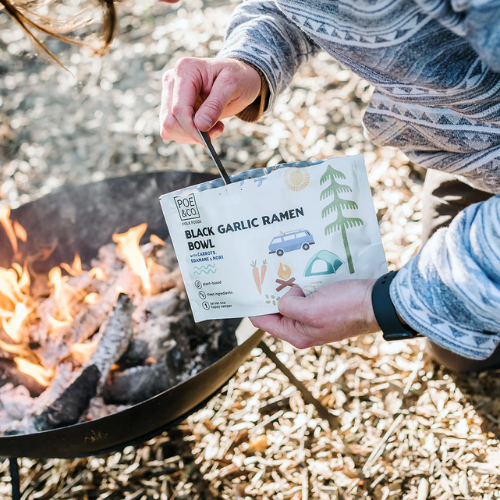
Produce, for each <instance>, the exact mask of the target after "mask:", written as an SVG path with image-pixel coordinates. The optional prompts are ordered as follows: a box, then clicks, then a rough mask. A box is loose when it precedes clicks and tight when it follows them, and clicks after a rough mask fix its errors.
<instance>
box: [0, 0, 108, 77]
mask: <svg viewBox="0 0 500 500" xmlns="http://www.w3.org/2000/svg"><path fill="white" fill-rule="evenodd" d="M55 1H56V0H42V2H41V3H40V2H39V1H38V0H0V10H2V7H3V8H4V9H5V11H6V12H7V14H9V15H10V16H11V17H12V18H13V19H14V20H15V21H16V22H17V23H18V24H19V26H21V28H22V29H23V31H24V32H25V33H26V35H27V36H28V38H29V39H30V40H31V43H32V44H33V46H34V48H35V49H36V50H38V51H39V52H41V53H42V54H45V55H46V56H48V57H49V58H50V59H52V60H53V61H55V62H56V63H57V64H59V65H60V66H63V65H62V64H61V62H60V61H59V59H57V57H56V56H55V55H54V54H53V53H52V52H50V50H49V49H48V48H47V47H46V46H45V44H44V43H43V42H42V41H41V40H40V39H39V38H38V36H37V33H36V32H40V33H44V34H46V35H50V36H53V37H55V38H57V39H59V40H63V41H64V42H69V43H74V44H77V45H83V46H87V47H91V48H92V50H93V51H94V53H95V54H97V55H102V54H104V53H105V52H106V51H107V50H108V48H109V45H110V44H111V42H112V41H113V37H114V35H115V32H116V27H117V15H116V9H115V5H114V1H113V0H96V1H97V3H98V7H99V9H100V10H101V12H102V21H101V29H100V33H99V34H98V37H97V43H96V42H95V41H94V42H93V43H92V44H90V43H88V42H86V41H82V40H78V39H75V38H70V37H68V36H66V35H68V34H69V33H71V32H73V31H75V30H76V29H79V28H82V27H84V26H88V25H90V24H92V23H93V22H94V21H95V19H94V16H91V17H90V18H89V17H88V16H87V17H86V18H84V17H83V16H82V14H83V13H84V12H80V13H79V15H77V16H75V18H74V19H73V20H72V21H61V20H59V19H55V18H50V17H47V16H44V15H41V14H38V13H37V12H36V10H37V9H39V8H40V7H47V6H49V5H51V4H53V3H54V2H55ZM63 67H64V66H63Z"/></svg>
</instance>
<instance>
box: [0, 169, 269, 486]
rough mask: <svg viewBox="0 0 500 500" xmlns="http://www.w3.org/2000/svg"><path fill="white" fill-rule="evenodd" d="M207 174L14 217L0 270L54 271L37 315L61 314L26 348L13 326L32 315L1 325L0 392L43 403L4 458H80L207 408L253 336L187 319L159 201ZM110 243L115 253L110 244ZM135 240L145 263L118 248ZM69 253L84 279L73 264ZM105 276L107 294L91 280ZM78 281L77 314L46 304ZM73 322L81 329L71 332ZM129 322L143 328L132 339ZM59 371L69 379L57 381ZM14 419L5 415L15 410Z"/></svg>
mask: <svg viewBox="0 0 500 500" xmlns="http://www.w3.org/2000/svg"><path fill="white" fill-rule="evenodd" d="M212 178H213V176H211V175H208V174H198V173H196V174H195V173H185V172H161V173H150V174H138V175H131V176H127V177H121V178H117V179H110V180H105V181H102V182H97V183H93V184H88V185H85V186H78V187H70V188H65V189H62V190H59V191H57V192H54V193H52V194H49V195H47V196H45V197H43V198H41V199H40V200H38V201H35V202H33V203H29V204H27V205H25V206H23V207H20V208H19V209H17V210H14V211H13V212H12V213H11V216H10V219H11V223H12V225H11V230H10V234H8V233H9V230H7V232H6V231H5V230H1V229H0V267H3V268H4V269H9V268H10V267H11V263H12V262H13V261H15V260H16V259H17V260H19V256H20V255H21V254H22V255H23V256H24V257H26V256H30V257H29V258H28V262H29V268H30V270H31V271H32V273H31V274H32V279H33V276H34V275H35V274H37V275H40V276H46V275H47V273H49V272H50V275H49V279H50V290H48V291H43V290H42V291H38V292H37V293H38V294H39V295H40V296H41V297H43V296H44V293H45V295H46V296H45V298H44V301H39V302H38V303H37V314H39V313H40V308H41V309H42V310H43V307H47V308H49V306H50V307H52V309H50V311H52V312H53V311H54V310H57V317H53V316H50V315H47V316H46V317H45V320H44V321H45V323H43V321H42V320H40V321H39V323H38V324H37V326H36V327H34V329H32V330H30V334H29V341H26V334H25V339H24V341H21V339H20V338H18V339H17V340H18V342H17V343H16V342H13V341H12V338H13V337H12V335H14V336H15V335H16V331H15V328H14V327H15V326H16V325H17V326H19V325H20V324H22V322H23V321H25V320H26V317H27V315H28V314H34V313H33V311H30V310H29V307H27V308H26V309H27V310H26V311H24V310H23V307H24V305H25V304H22V305H21V306H18V307H17V308H16V310H15V313H16V314H17V315H18V316H17V320H15V318H14V317H13V316H12V315H11V316H9V317H8V318H6V317H4V318H0V321H1V324H2V325H3V328H2V329H0V333H1V334H2V336H1V339H2V343H1V344H0V347H2V349H1V352H2V354H1V358H2V359H0V373H1V380H0V385H1V386H2V387H1V388H0V391H1V390H4V391H11V393H12V395H13V396H16V395H17V396H18V397H21V396H22V397H29V398H31V399H32V400H33V401H37V402H39V401H40V400H42V402H43V398H45V399H46V400H47V401H46V402H45V404H44V405H43V406H40V407H38V408H36V411H32V412H31V413H30V412H28V417H26V416H25V417H24V420H23V418H21V419H20V423H19V424H15V425H10V427H9V426H7V427H5V428H4V429H3V430H4V435H3V436H2V437H0V455H1V456H4V457H11V458H17V457H31V458H54V457H61V458H62V457H74V456H85V455H92V454H96V453H102V452H106V451H110V450H113V449H116V448H121V447H123V446H126V445H129V444H133V443H137V442H140V441H143V440H145V439H147V438H149V437H152V436H155V435H157V434H159V433H160V432H162V431H163V430H165V429H166V428H168V427H169V426H171V425H173V424H175V423H176V422H178V421H180V420H182V419H184V418H185V417H186V416H187V415H188V414H189V413H190V412H192V411H194V410H196V409H197V408H199V407H201V406H202V405H204V404H205V403H206V401H207V400H208V399H209V398H210V397H211V396H213V395H214V394H215V393H216V392H217V391H218V390H219V389H220V388H221V387H222V386H223V385H224V384H225V383H226V382H227V380H228V379H229V378H230V377H231V376H232V375H233V374H234V373H235V372H236V370H237V368H238V367H239V365H240V364H241V363H242V362H243V361H244V360H245V358H246V357H247V356H248V354H249V352H250V350H251V349H252V348H253V347H255V346H256V345H258V343H259V341H260V340H261V338H262V335H263V332H260V331H259V332H256V333H255V334H253V335H252V336H251V337H250V338H249V339H247V340H246V341H244V342H243V343H242V344H241V345H237V342H236V336H235V330H236V327H237V326H238V324H239V323H240V320H226V321H223V322H222V321H221V322H210V323H209V322H205V324H198V325H196V324H195V323H194V322H193V321H192V318H191V316H190V314H189V308H188V305H187V301H186V299H185V297H184V296H183V291H182V280H181V279H180V276H179V274H178V273H177V271H176V269H175V262H174V260H175V259H173V256H172V250H171V249H170V248H169V247H168V244H167V245H165V244H164V243H163V240H165V239H166V238H167V237H168V233H167V228H166V225H165V222H164V220H163V216H162V214H161V210H160V207H159V203H158V197H159V196H160V195H161V194H164V193H166V192H169V191H172V190H175V189H179V188H181V187H184V186H188V185H191V184H197V183H200V182H204V181H206V180H210V179H212ZM145 223H146V224H147V229H146V227H145V226H142V225H143V224H145ZM4 225H5V224H4ZM130 228H135V229H134V230H132V231H129V229H130ZM142 233H143V234H142ZM13 235H14V236H13ZM26 235H27V239H26ZM113 235H115V236H114V240H115V243H117V244H118V252H117V251H116V247H115V246H109V244H110V242H113ZM141 235H142V240H141V243H142V244H143V246H142V247H141V249H142V250H141V253H142V254H143V255H144V256H146V259H144V260H143V261H141V262H142V263H140V264H137V263H136V264H134V262H133V261H134V252H135V256H137V255H136V254H137V252H139V250H138V249H139V247H138V246H137V245H136V246H135V247H134V246H133V245H132V250H130V249H129V250H127V249H126V248H125V247H126V244H127V242H129V240H136V241H137V242H138V240H139V238H140V236H141ZM8 236H10V238H9V237H8ZM14 238H15V240H16V241H17V248H16V244H13V241H14ZM23 240H25V241H23ZM148 241H149V243H148ZM144 244H145V246H144ZM16 253H17V255H15V254H16ZM77 254H78V255H79V258H80V259H81V263H82V266H83V268H84V269H86V271H82V270H81V269H80V263H79V260H78V258H77V259H76V261H75V255H77ZM61 263H65V264H63V265H62V266H61V267H57V266H59V265H60V264H61ZM106 266H107V267H106ZM141 266H142V267H141ZM155 266H157V267H155ZM14 267H15V271H16V273H17V277H16V279H17V281H18V285H19V283H20V282H21V280H23V279H27V271H26V270H27V269H28V267H25V268H24V269H23V267H22V265H17V267H16V266H14ZM134 267H135V268H134ZM160 267H162V269H160ZM61 268H62V269H61ZM91 268H92V271H91V272H90V273H89V271H88V270H89V269H91ZM54 269H55V270H54ZM156 271H158V273H156V281H155V279H154V275H155V272H156ZM16 273H15V274H16ZM146 274H148V275H149V281H148V280H147V276H146ZM25 275H26V276H25ZM106 275H109V276H106ZM110 276H113V278H112V280H114V281H113V283H114V284H113V286H108V284H106V286H104V285H102V283H99V281H101V282H104V281H105V279H107V278H109V279H110V280H111V278H110ZM96 280H97V281H96ZM82 282H85V286H83V287H82ZM91 282H92V283H94V284H93V285H92V284H90V283H91ZM131 282H132V284H131ZM78 283H79V284H80V287H81V290H80V292H81V295H82V296H81V297H79V301H80V302H78V303H81V304H82V305H81V306H78V307H81V310H80V311H78V310H77V311H76V313H75V310H72V311H71V313H68V311H67V310H66V311H65V310H64V304H66V306H68V302H69V299H68V297H67V296H66V299H65V298H64V297H63V299H62V301H61V302H58V303H57V304H56V305H55V306H54V301H57V300H61V296H62V295H64V290H65V287H66V286H70V287H71V290H73V291H74V290H75V289H78ZM94 285H95V291H94V290H93V288H92V287H93V286H94ZM0 286H1V282H0ZM19 286H20V285H19ZM37 286H40V287H43V286H44V283H42V282H37V280H36V279H34V280H33V281H32V282H31V286H30V287H27V286H26V283H24V285H23V287H24V288H23V290H26V288H30V290H31V291H32V292H33V290H34V288H35V287H37ZM103 287H104V288H103ZM110 290H112V291H110ZM19 293H20V292H19ZM33 293H34V292H33ZM139 295H140V296H139ZM138 296H139V297H138ZM58 298H59V299H58ZM65 300H66V302H65ZM25 302H26V301H25ZM44 303H45V304H46V305H45V306H44V305H43V304H44ZM51 304H52V305H51ZM99 304H101V306H102V307H101V309H102V310H101V311H99ZM0 306H1V304H0ZM68 307H69V306H68ZM74 307H76V306H74V304H73V309H74ZM54 308H55V309H54ZM88 311H93V312H94V313H95V312H96V311H97V312H100V313H101V314H100V317H99V320H98V321H93V320H94V319H95V318H94V313H93V314H90V313H88ZM65 314H66V316H64V315H65ZM42 319H43V317H42ZM132 319H133V321H132ZM16 321H17V322H16ZM75 325H76V327H78V328H79V330H78V331H80V332H81V331H83V330H85V332H86V333H85V332H84V334H82V335H81V336H80V337H79V336H75ZM89 325H90V326H89ZM133 325H135V328H136V329H137V325H139V330H140V332H139V334H137V332H135V331H133V330H134V328H133ZM84 327H85V328H84ZM6 333H9V334H10V335H11V339H10V340H9V339H7V338H6ZM68 339H71V342H73V343H69V342H66V341H67V340H68ZM151 339H154V342H152V341H150V340H151ZM7 340H9V341H8V342H7ZM6 344H8V345H6ZM12 345H14V347H12ZM61 350H62V351H63V352H62V351H61ZM14 359H15V361H13V360H14ZM26 368H28V369H26ZM33 369H34V370H35V371H33ZM20 370H22V371H23V372H27V373H28V374H26V373H20ZM37 370H38V371H37ZM64 370H66V372H69V373H70V374H71V376H64ZM199 370H201V371H199ZM196 372H198V373H196ZM56 383H57V384H62V385H61V387H59V388H58V387H55V385H56ZM21 386H23V387H25V388H26V389H22V390H21V389H18V388H20V387H21ZM46 386H48V387H46ZM16 389H17V392H16ZM27 392H29V393H30V394H27ZM21 393H22V394H21ZM40 394H41V396H40ZM47 394H48V396H47ZM96 399H98V400H99V401H98V402H100V403H101V406H99V404H96ZM103 403H104V404H103ZM92 405H94V406H92ZM112 405H114V406H112ZM123 405H127V406H126V407H125V406H123ZM89 408H90V409H89ZM3 411H4V412H5V411H6V410H5V409H3ZM113 411H114V412H113ZM10 412H11V413H10V417H12V408H10ZM14 413H15V411H14ZM101 415H104V416H101ZM20 416H22V415H20ZM99 417H100V418H99ZM1 425H2V424H1V422H0V426H1ZM9 434H10V435H9ZM15 465H16V462H13V470H12V472H13V493H14V496H15V495H16V485H15V479H16V473H17V470H16V467H15Z"/></svg>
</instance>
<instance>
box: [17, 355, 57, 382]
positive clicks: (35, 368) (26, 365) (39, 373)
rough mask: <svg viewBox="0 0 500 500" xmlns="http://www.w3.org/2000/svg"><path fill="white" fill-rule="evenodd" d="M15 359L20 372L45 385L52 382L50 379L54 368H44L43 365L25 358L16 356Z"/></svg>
mask: <svg viewBox="0 0 500 500" xmlns="http://www.w3.org/2000/svg"><path fill="white" fill-rule="evenodd" d="M14 361H15V362H16V365H17V369H18V370H19V371H20V372H23V373H25V374H26V375H29V376H30V377H33V378H34V379H35V380H36V381H37V382H38V383H39V384H41V385H44V386H45V387H46V386H48V385H49V384H50V380H51V379H52V377H53V376H54V373H55V370H54V369H53V368H50V369H49V368H44V367H43V366H40V365H36V364H35V363H31V362H30V361H26V360H25V359H23V358H14Z"/></svg>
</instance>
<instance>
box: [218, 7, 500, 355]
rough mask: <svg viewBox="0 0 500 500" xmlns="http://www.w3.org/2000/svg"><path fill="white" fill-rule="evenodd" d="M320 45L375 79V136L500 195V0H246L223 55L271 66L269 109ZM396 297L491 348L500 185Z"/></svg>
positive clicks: (431, 331)
mask: <svg viewBox="0 0 500 500" xmlns="http://www.w3.org/2000/svg"><path fill="white" fill-rule="evenodd" d="M319 50H325V51H326V52H328V53H329V54H330V55H331V56H332V57H334V58H335V59H336V60H337V61H339V62H341V63H342V64H343V65H345V66H347V67H348V68H350V69H352V70H353V71H354V72H355V73H357V74H358V75H360V76H361V77H363V78H365V79H366V80H368V81H369V82H370V83H371V84H372V85H373V86H374V87H375V92H374V94H373V97H372V100H371V102H370V104H369V106H368V109H367V111H366V113H365V116H364V127H365V132H366V134H367V136H368V138H369V139H371V140H372V141H373V142H374V143H375V144H378V145H381V146H394V147H398V148H400V149H401V150H403V151H404V152H405V153H406V154H407V155H408V156H409V157H410V159H411V160H413V161H414V162H415V163H417V164H419V165H421V166H423V167H426V168H435V169H439V170H444V171H446V172H449V173H452V174H454V175H456V176H457V177H459V178H460V179H461V180H463V181H465V182H467V183H469V184H471V185H472V186H474V187H476V188H477V189H481V190H483V191H487V192H490V193H495V194H497V193H500V0H267V1H266V0H245V1H244V2H243V3H242V4H241V5H240V6H239V7H238V8H237V9H236V10H235V12H234V14H233V16H232V19H231V22H230V24H229V26H228V30H227V34H226V39H225V43H224V46H223V48H222V50H221V52H220V53H219V56H220V57H235V58H238V59H242V60H244V61H246V62H248V63H250V64H252V65H253V66H255V67H256V68H257V69H259V70H260V71H261V73H262V74H263V75H264V77H265V83H266V84H267V85H264V86H263V87H264V88H265V89H266V91H267V89H268V96H267V101H266V102H265V104H266V106H264V105H263V104H264V96H261V101H262V102H261V103H257V108H258V109H259V110H260V111H261V110H262V109H263V108H264V107H267V108H271V107H272V106H273V104H274V102H275V100H276V97H277V96H278V95H279V94H280V92H282V91H283V90H284V89H285V88H286V87H287V86H288V85H289V84H290V82H291V80H292V78H293V75H294V73H295V72H296V71H297V70H298V68H299V67H300V66H301V65H302V64H304V63H306V62H307V61H308V60H310V58H312V57H314V55H315V54H316V53H317V52H318V51H319ZM250 114H251V113H250ZM245 116H246V117H247V118H248V116H249V113H248V110H246V112H245V113H243V116H242V117H243V118H245ZM391 296H392V298H393V300H394V302H395V305H396V307H397V309H398V311H399V312H400V314H401V316H402V317H403V318H404V319H405V320H406V321H407V323H408V324H409V325H410V326H412V327H413V328H415V329H416V330H418V331H420V332H421V333H423V334H424V335H426V336H427V337H428V338H430V339H431V340H433V341H434V342H436V343H438V344H439V345H441V346H443V347H445V348H447V349H450V350H452V351H455V352H456V353H458V354H461V355H463V356H466V357H469V358H475V359H484V358H487V357H488V356H490V355H491V354H492V352H493V350H494V349H495V347H496V346H497V345H498V343H499V342H500V195H499V196H495V197H493V198H491V199H490V200H488V201H486V202H484V203H482V204H478V205H473V206H471V207H469V208H468V209H466V210H465V211H464V212H462V213H461V214H460V215H459V217H457V218H456V219H455V221H454V222H453V223H452V224H451V226H450V228H449V229H442V230H440V231H439V232H438V233H436V235H434V236H433V237H432V238H431V240H430V241H429V242H428V244H427V245H426V246H425V247H424V248H423V250H422V251H421V252H420V254H419V255H418V256H417V257H416V258H414V259H413V260H412V261H410V262H409V263H408V264H407V265H406V266H405V267H404V268H403V269H402V270H401V271H400V272H399V274H398V276H397V278H396V279H395V280H394V281H393V283H392V286H391Z"/></svg>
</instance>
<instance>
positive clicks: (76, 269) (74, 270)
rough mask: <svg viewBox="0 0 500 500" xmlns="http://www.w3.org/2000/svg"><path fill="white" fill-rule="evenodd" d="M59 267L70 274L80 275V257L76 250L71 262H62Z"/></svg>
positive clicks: (81, 270) (81, 271)
mask: <svg viewBox="0 0 500 500" xmlns="http://www.w3.org/2000/svg"><path fill="white" fill-rule="evenodd" d="M61 267H62V268H63V269H64V270H65V271H66V272H67V273H68V274H69V275H70V276H80V274H82V273H83V269H82V259H80V254H79V253H78V252H76V254H75V259H74V260H73V264H72V265H71V266H70V265H68V264H66V262H63V263H62V264H61Z"/></svg>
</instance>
